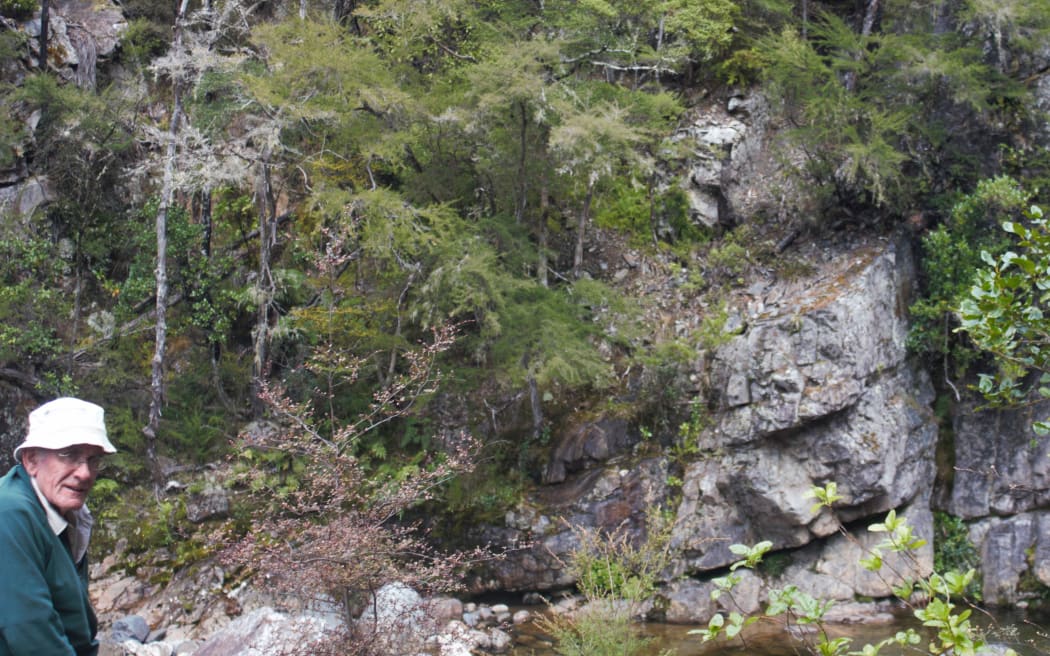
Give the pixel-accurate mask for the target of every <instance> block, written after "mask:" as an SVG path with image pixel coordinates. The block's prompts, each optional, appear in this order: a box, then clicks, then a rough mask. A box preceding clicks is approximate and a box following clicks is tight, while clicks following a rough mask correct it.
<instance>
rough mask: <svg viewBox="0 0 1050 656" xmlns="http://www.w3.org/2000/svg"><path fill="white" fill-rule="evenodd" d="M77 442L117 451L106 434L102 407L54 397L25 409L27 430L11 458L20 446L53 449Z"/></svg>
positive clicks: (69, 445)
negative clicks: (27, 409)
mask: <svg viewBox="0 0 1050 656" xmlns="http://www.w3.org/2000/svg"><path fill="white" fill-rule="evenodd" d="M77 444H92V445H94V446H100V447H102V450H103V451H105V452H106V453H116V452H117V449H116V447H114V446H113V444H112V443H110V441H109V438H108V437H107V436H106V421H105V411H104V410H103V409H102V408H101V407H99V406H97V405H95V404H94V403H88V402H87V401H81V400H80V399H73V398H68V397H65V398H61V399H55V400H54V401H49V402H47V403H45V404H44V405H42V406H40V407H39V408H37V409H36V410H34V411H32V412H30V413H29V431H28V432H27V433H26V439H25V442H22V443H21V444H19V445H18V447H17V448H15V460H18V454H19V452H21V451H22V449H29V448H39V449H50V450H52V451H57V450H59V449H65V448H67V447H71V446H74V445H77Z"/></svg>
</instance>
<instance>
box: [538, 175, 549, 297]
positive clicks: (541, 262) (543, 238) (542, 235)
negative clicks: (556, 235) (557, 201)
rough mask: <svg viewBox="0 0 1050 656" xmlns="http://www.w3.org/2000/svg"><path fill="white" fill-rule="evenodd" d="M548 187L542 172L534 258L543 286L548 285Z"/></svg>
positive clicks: (545, 176)
mask: <svg viewBox="0 0 1050 656" xmlns="http://www.w3.org/2000/svg"><path fill="white" fill-rule="evenodd" d="M550 205H551V199H550V189H549V187H548V186H547V174H546V173H544V174H543V178H542V179H541V180H540V225H539V230H538V233H539V236H538V238H537V241H538V242H539V243H538V245H537V250H538V251H539V252H538V254H537V255H538V257H537V260H536V276H537V278H539V281H540V284H541V285H543V286H544V287H548V286H549V283H548V282H547V220H548V218H549V214H550Z"/></svg>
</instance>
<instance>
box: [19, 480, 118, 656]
mask: <svg viewBox="0 0 1050 656" xmlns="http://www.w3.org/2000/svg"><path fill="white" fill-rule="evenodd" d="M87 584H88V576H87V556H85V557H84V558H82V559H81V561H80V563H78V564H74V563H73V556H72V554H71V553H70V551H69V547H68V546H67V545H66V542H65V541H64V540H63V539H61V538H59V536H57V535H55V534H54V532H53V531H52V530H51V527H50V526H49V525H48V523H47V514H46V513H45V512H44V508H43V506H41V505H40V499H39V498H38V497H37V496H36V492H35V491H34V490H33V486H32V483H30V479H29V474H28V473H26V470H25V469H23V468H22V465H16V466H15V467H13V468H12V469H11V471H9V472H7V474H6V475H5V476H4V477H3V478H0V656H73V655H74V654H75V655H76V656H95V655H96V654H97V653H98V641H96V640H95V633H96V632H97V630H98V621H97V620H96V618H95V612H94V610H92V608H91V602H90V601H89V600H88V594H87Z"/></svg>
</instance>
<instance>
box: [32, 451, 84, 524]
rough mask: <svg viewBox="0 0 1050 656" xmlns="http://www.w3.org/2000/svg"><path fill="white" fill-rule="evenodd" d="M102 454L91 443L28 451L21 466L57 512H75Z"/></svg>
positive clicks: (82, 501)
mask: <svg viewBox="0 0 1050 656" xmlns="http://www.w3.org/2000/svg"><path fill="white" fill-rule="evenodd" d="M103 453H104V451H103V450H102V447H100V446H95V445H92V444H80V445H77V446H71V447H69V448H67V449H60V450H58V451H52V450H51V449H28V450H27V451H26V452H25V457H24V458H23V464H24V465H25V468H26V471H28V472H29V475H30V476H32V477H33V478H35V479H36V484H37V487H39V488H40V492H41V494H43V495H44V498H46V499H47V500H48V501H50V502H51V505H52V506H54V507H55V509H56V510H58V512H59V513H61V514H63V515H65V514H66V513H68V512H71V511H74V510H77V509H79V508H80V507H81V506H83V505H84V502H85V501H86V500H87V495H88V492H90V491H91V488H92V487H93V486H94V485H95V477H96V476H98V466H99V463H100V462H101V460H102V454H103Z"/></svg>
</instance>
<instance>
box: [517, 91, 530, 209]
mask: <svg viewBox="0 0 1050 656" xmlns="http://www.w3.org/2000/svg"><path fill="white" fill-rule="evenodd" d="M518 110H519V111H521V128H520V129H519V137H520V138H519V145H518V198H517V203H515V207H514V220H515V221H516V222H517V223H518V224H519V225H520V224H521V222H522V221H524V220H525V206H526V205H527V202H526V194H527V193H528V183H527V182H526V180H525V170H526V167H525V161H526V155H527V153H528V132H529V115H528V112H527V111H526V108H525V102H524V101H522V102H520V103H518Z"/></svg>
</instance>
